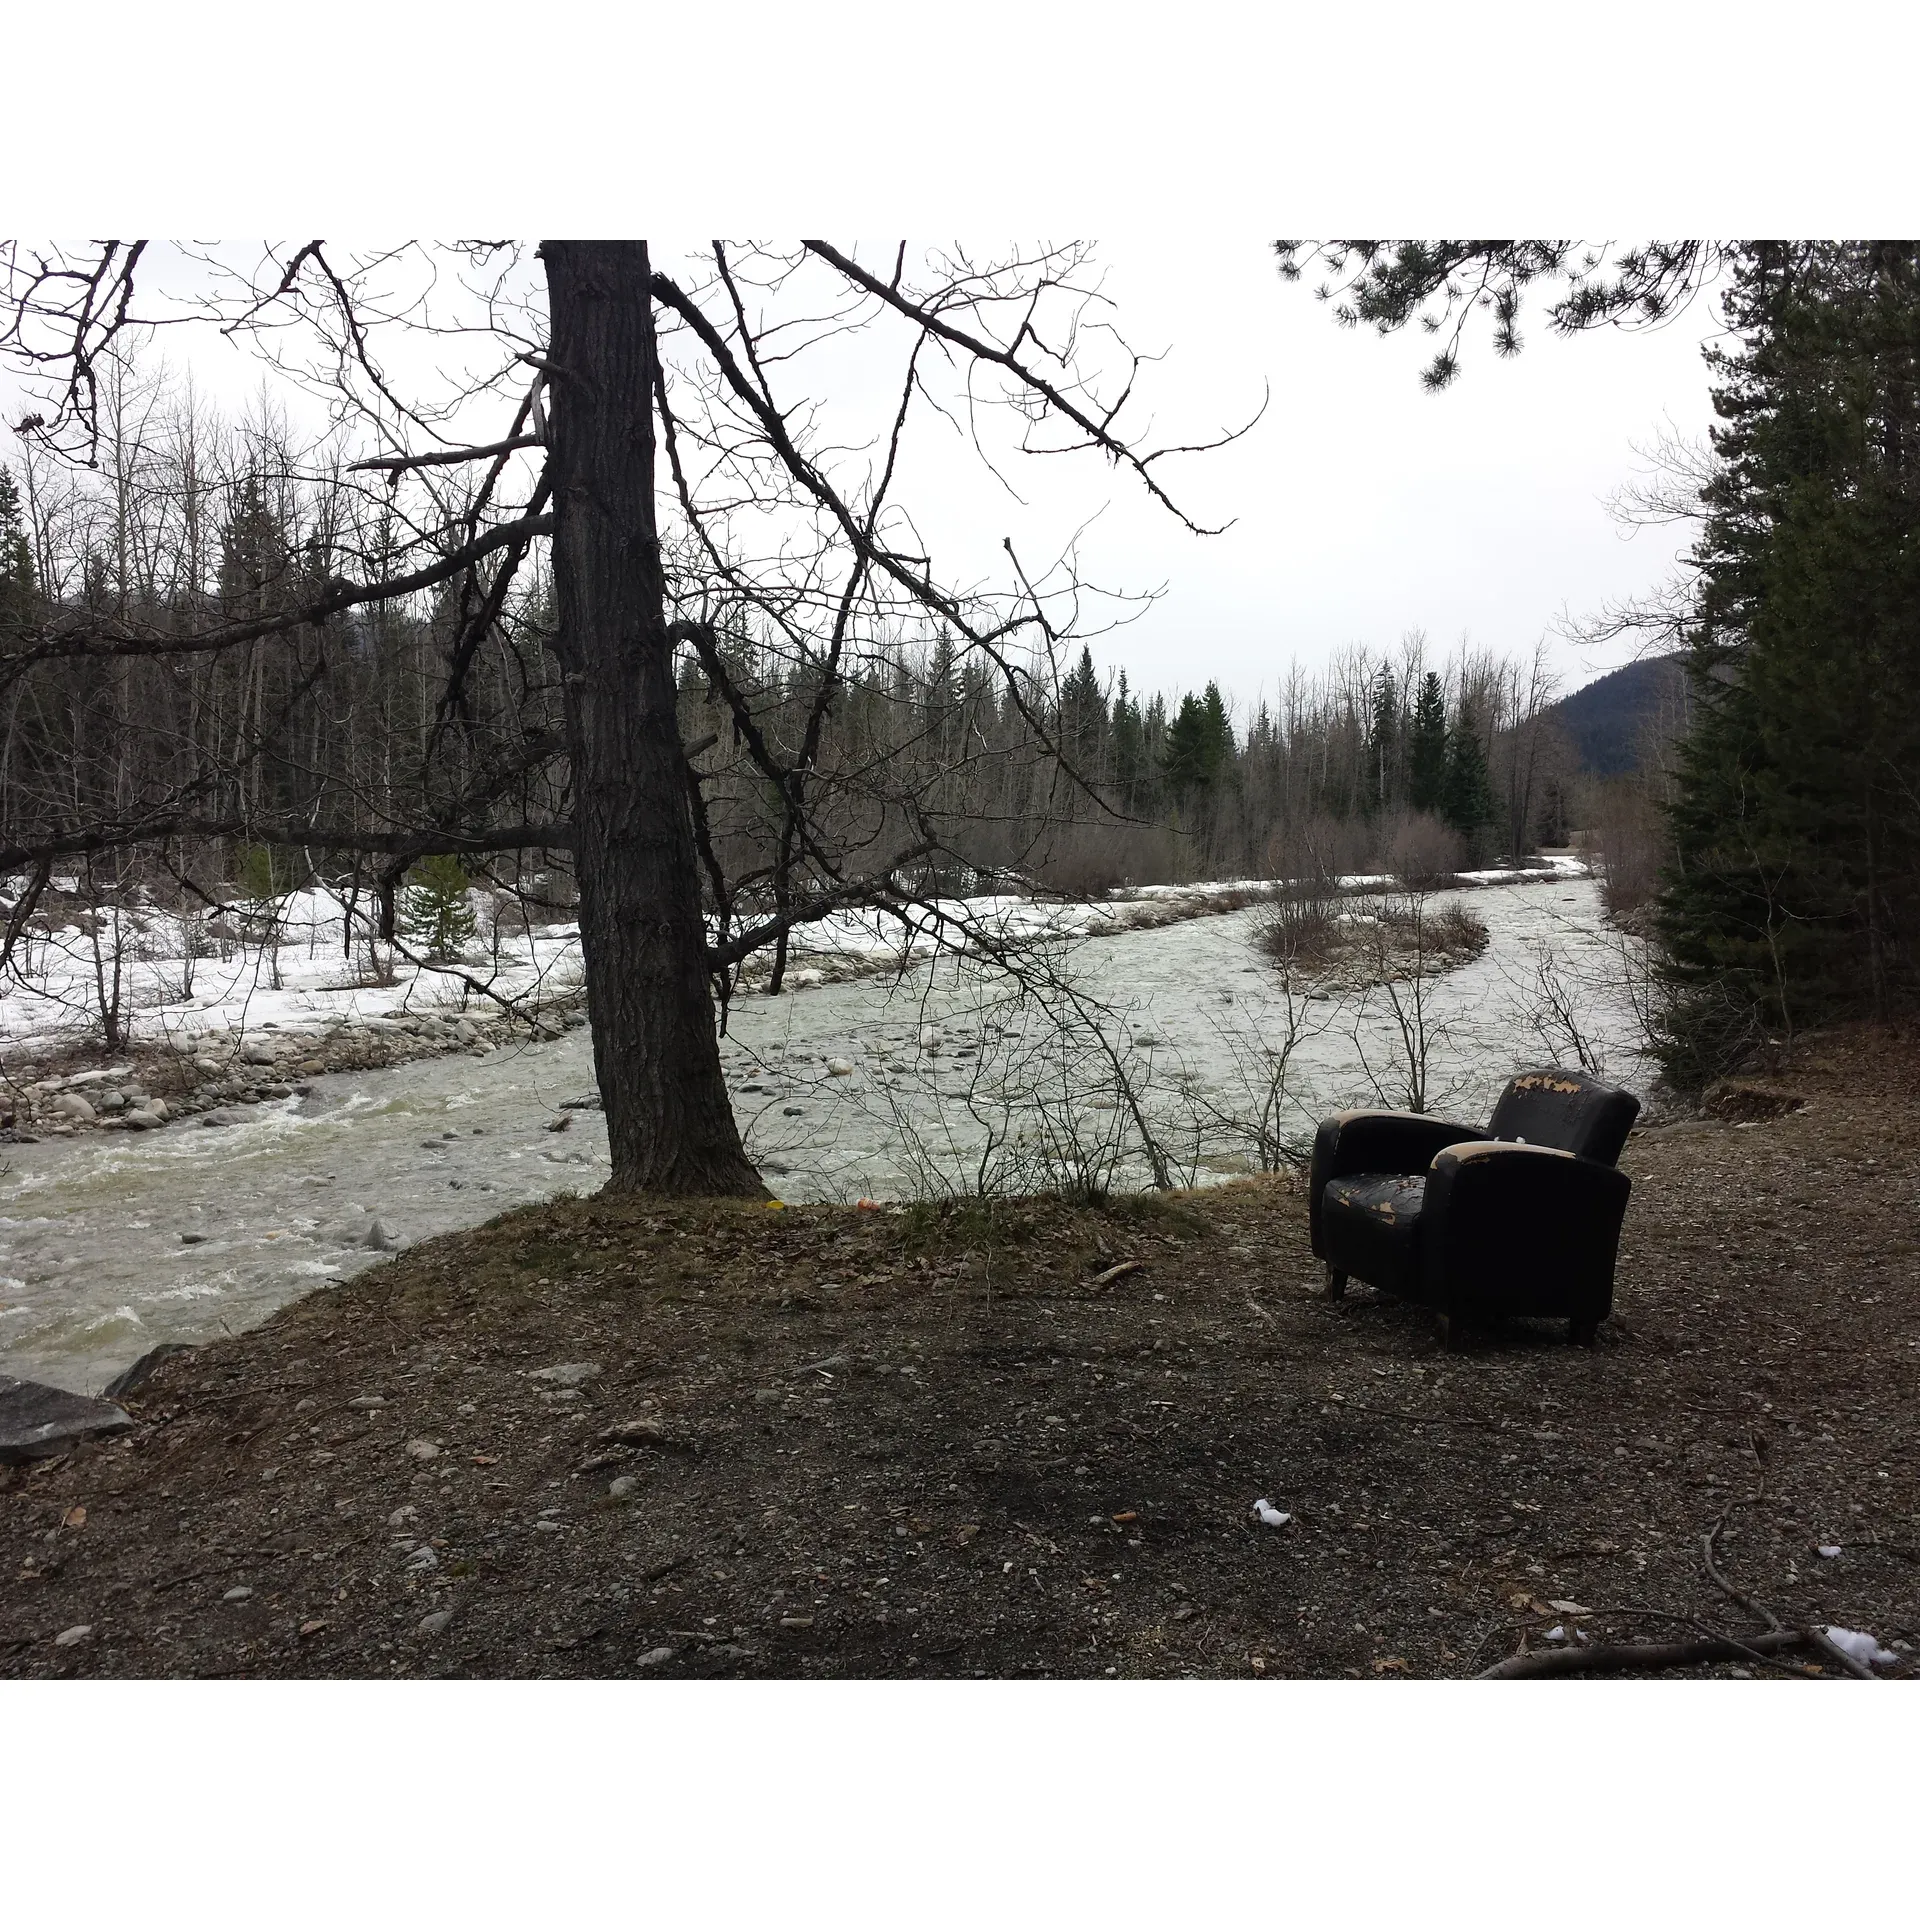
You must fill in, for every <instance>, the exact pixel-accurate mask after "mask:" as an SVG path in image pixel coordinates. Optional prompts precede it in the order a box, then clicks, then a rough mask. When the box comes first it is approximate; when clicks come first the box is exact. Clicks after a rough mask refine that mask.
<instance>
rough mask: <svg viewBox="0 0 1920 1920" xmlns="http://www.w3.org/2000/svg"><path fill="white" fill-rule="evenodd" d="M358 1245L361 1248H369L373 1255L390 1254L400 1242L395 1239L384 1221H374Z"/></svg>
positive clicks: (391, 1230)
mask: <svg viewBox="0 0 1920 1920" xmlns="http://www.w3.org/2000/svg"><path fill="white" fill-rule="evenodd" d="M360 1244H361V1245H362V1246H363V1247H371V1248H372V1249H373V1251H374V1252H375V1253H392V1252H393V1251H394V1249H395V1248H396V1247H398V1246H399V1244H400V1242H399V1240H398V1239H397V1238H396V1237H395V1235H394V1231H393V1229H392V1228H391V1227H390V1226H388V1225H387V1223H386V1222H385V1221H384V1220H380V1219H375V1220H373V1221H372V1222H370V1223H369V1225H368V1227H367V1230H366V1233H365V1234H364V1235H363V1236H362V1237H361V1241H360Z"/></svg>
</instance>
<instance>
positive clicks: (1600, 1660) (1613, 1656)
mask: <svg viewBox="0 0 1920 1920" xmlns="http://www.w3.org/2000/svg"><path fill="white" fill-rule="evenodd" d="M1816 1642H1818V1643H1820V1644H1819V1650H1820V1651H1821V1652H1834V1651H1837V1649H1835V1648H1834V1646H1833V1643H1832V1642H1831V1641H1830V1640H1828V1639H1827V1637H1826V1635H1825V1634H1821V1633H1815V1632H1814V1631H1813V1630H1812V1629H1811V1628H1806V1627H1792V1628H1786V1629H1783V1630H1782V1631H1780V1632H1779V1633H1760V1634H1755V1635H1754V1637H1753V1638H1752V1639H1751V1640H1749V1641H1745V1642H1742V1641H1738V1640H1729V1639H1726V1638H1724V1637H1722V1636H1719V1635H1716V1636H1715V1637H1713V1638H1712V1639H1708V1640H1641V1641H1621V1642H1616V1643H1614V1644H1613V1645H1611V1646H1605V1645H1603V1646H1592V1647H1555V1648H1554V1649H1553V1650H1552V1651H1551V1652H1548V1653H1517V1654H1515V1655H1514V1656H1513V1658H1512V1659H1510V1660H1502V1661H1501V1662H1500V1663H1499V1664H1498V1665H1497V1666H1491V1667H1488V1668H1487V1670H1486V1671H1485V1672H1484V1673H1476V1674H1475V1675H1474V1676H1473V1677H1474V1678H1475V1679H1476V1680H1553V1679H1557V1678H1558V1677H1559V1676H1560V1675H1561V1674H1563V1673H1636V1672H1645V1671H1649V1670H1652V1669H1655V1668H1659V1667H1686V1666H1701V1665H1703V1664H1704V1663H1705V1662H1707V1661H1709V1660H1738V1659H1740V1658H1742V1657H1743V1656H1747V1655H1751V1654H1758V1653H1783V1652H1787V1651H1789V1650H1791V1649H1795V1648H1806V1649H1808V1650H1810V1651H1811V1650H1813V1649H1814V1646H1815V1643H1816Z"/></svg>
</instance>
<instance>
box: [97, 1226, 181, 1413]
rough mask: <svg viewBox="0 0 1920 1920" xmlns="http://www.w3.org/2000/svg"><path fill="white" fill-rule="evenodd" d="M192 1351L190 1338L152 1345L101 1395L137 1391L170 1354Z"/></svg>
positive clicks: (116, 1396)
mask: <svg viewBox="0 0 1920 1920" xmlns="http://www.w3.org/2000/svg"><path fill="white" fill-rule="evenodd" d="M205 1237H206V1236H205V1235H204V1234H198V1233H183V1234H182V1235H181V1236H180V1238H181V1239H182V1240H185V1241H194V1240H201V1239H204V1238H205ZM192 1351H193V1343H192V1342H191V1341H189V1340H163V1341H161V1343H160V1344H159V1345H158V1346H157V1347H152V1348H150V1349H149V1350H148V1351H147V1352H145V1353H143V1354H142V1355H141V1356H140V1358H139V1359H138V1360H136V1361H135V1362H134V1363H133V1365H132V1366H130V1367H128V1368H127V1369H125V1371H124V1372H121V1373H116V1374H115V1375H114V1376H113V1378H112V1379H111V1380H109V1381H108V1382H107V1384H106V1385H105V1386H104V1387H102V1388H101V1389H100V1392H101V1397H102V1398H103V1399H107V1400H118V1399H121V1398H122V1397H124V1396H125V1395H127V1394H129V1393H137V1392H138V1391H139V1390H140V1389H141V1388H142V1387H144V1386H145V1385H146V1384H147V1382H148V1381H149V1380H150V1379H152V1377H153V1372H154V1369H155V1368H156V1367H158V1366H159V1364H160V1362H161V1361H162V1360H164V1359H165V1358H166V1357H167V1355H168V1354H170V1353H191V1352H192Z"/></svg>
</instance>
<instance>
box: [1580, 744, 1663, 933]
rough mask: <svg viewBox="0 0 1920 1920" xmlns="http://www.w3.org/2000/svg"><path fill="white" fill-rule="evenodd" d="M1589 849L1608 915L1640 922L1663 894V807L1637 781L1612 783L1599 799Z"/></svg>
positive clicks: (1587, 847) (1587, 846)
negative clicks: (1661, 892) (1661, 880)
mask: <svg viewBox="0 0 1920 1920" xmlns="http://www.w3.org/2000/svg"><path fill="white" fill-rule="evenodd" d="M1586 850H1587V856H1588V859H1589V860H1590V861H1591V863H1592V865H1593V867H1594V870H1595V872H1596V873H1597V874H1598V875H1599V879H1600V887H1601V892H1602V896H1603V898H1604V899H1605V900H1606V903H1607V912H1608V913H1609V914H1611V915H1612V916H1613V918H1614V919H1616V920H1619V921H1621V922H1622V923H1623V924H1628V925H1632V924H1634V923H1636V922H1637V921H1638V920H1639V919H1640V918H1641V917H1642V916H1643V915H1644V914H1645V912H1646V909H1647V908H1648V907H1649V906H1650V905H1651V904H1652V902H1653V898H1654V896H1655V894H1657V893H1658V892H1659V890H1660V869H1661V867H1662V865H1663V864H1664V863H1665V861H1666V858H1667V829H1666V821H1665V819H1664V818H1663V817H1662V815H1661V812H1660V808H1659V805H1658V804H1657V803H1656V801H1655V800H1654V799H1653V798H1652V796H1651V795H1650V794H1648V793H1647V791H1646V790H1645V788H1644V787H1642V786H1640V785H1639V784H1638V783H1636V782H1633V781H1627V780H1611V781H1609V782H1608V783H1607V784H1606V785H1605V786H1603V787H1602V788H1601V789H1600V791H1599V794H1598V796H1597V798H1596V803H1595V812H1594V824H1593V827H1592V830H1591V832H1590V834H1589V835H1588V837H1587V842H1586Z"/></svg>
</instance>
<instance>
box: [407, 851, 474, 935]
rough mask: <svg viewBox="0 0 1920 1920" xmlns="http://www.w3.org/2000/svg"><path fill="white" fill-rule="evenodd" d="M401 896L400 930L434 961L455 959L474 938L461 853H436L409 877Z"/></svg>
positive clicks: (472, 918) (471, 905)
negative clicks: (459, 854)
mask: <svg viewBox="0 0 1920 1920" xmlns="http://www.w3.org/2000/svg"><path fill="white" fill-rule="evenodd" d="M407 879H408V885H407V890H406V892H405V893H404V894H402V895H401V899H400V931H401V932H402V933H403V934H405V935H406V937H407V939H408V940H409V941H411V942H412V943H413V944H415V945H416V946H419V947H422V948H424V949H425V951H426V955H427V958H428V959H430V960H451V959H454V958H455V957H456V956H457V955H458V954H459V952H460V949H461V948H462V947H464V946H465V945H466V943H467V942H468V941H469V940H471V939H472V938H473V934H474V916H473V903H472V901H471V900H470V899H469V898H468V894H467V871H466V869H465V867H463V866H462V865H461V864H460V858H459V856H458V855H457V854H452V853H436V854H433V855H431V856H430V857H429V858H427V859H425V860H422V861H421V862H420V863H419V864H418V865H417V866H416V867H415V868H414V869H413V871H412V873H411V874H409V875H408V876H407Z"/></svg>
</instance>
